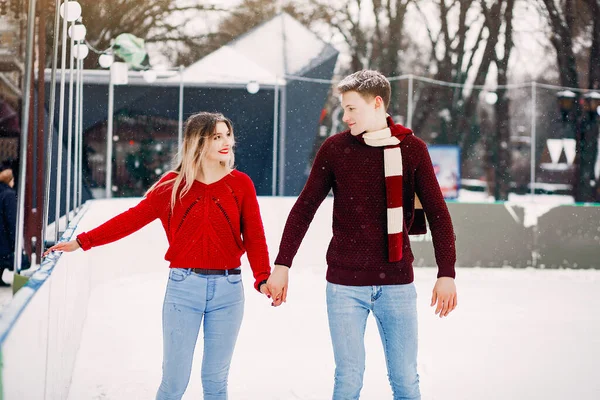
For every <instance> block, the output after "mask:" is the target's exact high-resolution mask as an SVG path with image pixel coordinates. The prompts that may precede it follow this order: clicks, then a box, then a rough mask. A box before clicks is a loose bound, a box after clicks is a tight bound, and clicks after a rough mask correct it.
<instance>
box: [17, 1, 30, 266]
mask: <svg viewBox="0 0 600 400" xmlns="http://www.w3.org/2000/svg"><path fill="white" fill-rule="evenodd" d="M27 15H28V18H27V49H26V56H25V81H24V83H23V118H22V119H21V143H20V146H21V159H20V160H19V187H18V190H19V194H18V197H17V200H18V204H17V226H16V229H15V232H16V235H15V256H14V260H13V263H14V264H13V267H14V271H15V273H16V274H19V273H20V272H21V255H22V253H21V249H22V247H23V219H24V216H25V176H26V174H27V136H28V134H29V109H30V108H31V97H30V96H31V75H32V74H31V70H32V68H33V43H34V40H35V38H34V33H35V32H34V31H35V0H29V10H28V14H27Z"/></svg>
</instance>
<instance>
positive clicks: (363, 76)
mask: <svg viewBox="0 0 600 400" xmlns="http://www.w3.org/2000/svg"><path fill="white" fill-rule="evenodd" d="M337 88H338V90H339V92H340V94H344V93H346V92H357V93H358V94H360V95H361V96H362V97H363V98H365V99H366V97H376V96H380V97H381V98H382V99H383V106H384V107H385V109H386V110H387V108H388V106H389V105H390V97H391V94H392V87H391V86H390V82H389V81H388V80H387V78H386V77H385V76H384V75H383V74H382V73H381V72H379V71H374V70H370V69H363V70H362V71H358V72H355V73H353V74H352V75H348V76H347V77H345V78H344V79H342V80H341V81H340V83H338V86H337ZM368 100H370V99H368Z"/></svg>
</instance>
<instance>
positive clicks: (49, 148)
mask: <svg viewBox="0 0 600 400" xmlns="http://www.w3.org/2000/svg"><path fill="white" fill-rule="evenodd" d="M59 28H60V0H56V7H55V10H54V38H53V39H52V41H53V46H54V47H53V49H54V51H53V55H52V76H51V77H50V105H49V110H48V113H49V115H48V135H47V138H48V139H47V141H46V176H45V179H44V185H45V188H46V190H45V194H44V210H43V216H42V234H41V236H42V244H41V245H42V252H44V250H46V230H47V229H48V214H49V213H50V181H51V179H52V136H53V135H52V134H53V133H54V108H55V103H56V69H57V68H56V66H57V63H58V39H59V35H60V29H59ZM42 76H43V75H40V85H42V84H43V83H42V79H43V78H42ZM42 101H43V99H40V103H41V102H42ZM40 151H41V149H40Z"/></svg>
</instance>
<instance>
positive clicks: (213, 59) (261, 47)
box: [173, 13, 338, 85]
mask: <svg viewBox="0 0 600 400" xmlns="http://www.w3.org/2000/svg"><path fill="white" fill-rule="evenodd" d="M337 54H338V51H337V50H336V49H335V48H334V47H332V46H331V45H330V44H328V43H326V42H324V41H322V40H321V39H320V38H319V37H318V36H317V35H315V34H314V33H313V32H311V31H310V30H308V29H307V28H306V27H305V26H304V25H302V24H301V23H300V22H298V21H297V20H296V19H294V18H293V17H292V16H290V15H289V14H286V13H281V14H278V15H277V16H275V17H274V18H272V19H270V20H269V21H267V22H265V23H263V24H261V25H259V26H257V27H256V28H254V29H252V30H251V31H249V32H247V33H245V34H244V35H242V36H240V37H239V38H237V39H235V40H233V41H232V42H230V43H229V44H227V45H226V46H223V47H222V48H220V49H218V50H216V51H214V52H213V53H211V54H209V55H207V56H206V57H204V58H202V59H201V60H199V61H197V62H196V63H194V64H192V65H190V66H189V67H188V68H187V69H186V71H185V73H184V80H185V81H186V82H189V81H190V80H191V81H198V82H207V81H210V82H215V83H244V82H246V83H247V82H249V81H253V80H254V81H257V82H259V83H263V84H274V83H275V80H276V79H278V80H279V84H280V85H281V84H285V81H283V80H282V79H281V78H282V77H283V76H284V75H301V74H302V73H303V72H305V71H306V70H309V69H311V68H312V67H314V66H316V65H319V64H321V63H322V62H323V61H325V60H327V59H329V58H331V57H333V56H336V55H337ZM188 71H189V73H188ZM173 79H174V80H175V79H177V78H173Z"/></svg>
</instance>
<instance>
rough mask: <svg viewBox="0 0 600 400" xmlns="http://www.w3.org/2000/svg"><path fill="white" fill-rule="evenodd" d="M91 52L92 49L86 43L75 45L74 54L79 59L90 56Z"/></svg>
mask: <svg viewBox="0 0 600 400" xmlns="http://www.w3.org/2000/svg"><path fill="white" fill-rule="evenodd" d="M89 52H90V50H89V49H88V47H87V45H86V44H84V43H79V44H76V45H75V46H73V56H74V57H75V58H76V59H78V60H84V59H85V58H86V57H87V56H88V54H89Z"/></svg>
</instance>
